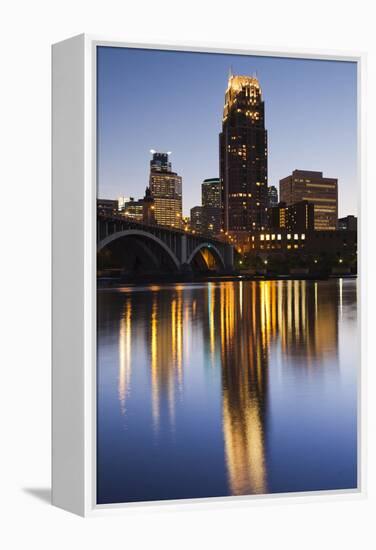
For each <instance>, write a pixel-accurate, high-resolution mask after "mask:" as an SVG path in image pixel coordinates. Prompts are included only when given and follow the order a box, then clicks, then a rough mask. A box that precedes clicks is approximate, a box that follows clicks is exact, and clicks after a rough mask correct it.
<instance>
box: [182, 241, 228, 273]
mask: <svg viewBox="0 0 376 550" xmlns="http://www.w3.org/2000/svg"><path fill="white" fill-rule="evenodd" d="M204 249H206V250H209V252H210V253H211V254H212V255H213V256H214V258H215V259H216V260H217V262H219V264H220V266H221V267H222V269H225V267H226V266H225V262H224V259H223V256H222V254H221V253H220V251H219V250H218V248H217V247H216V246H215V245H214V244H212V243H200V244H199V245H197V246H196V248H195V249H194V250H193V251H192V252H191V254H190V256H189V258H188V260H187V263H188V264H189V265H190V264H191V262H192V260H193V258H194V257H195V256H196V254H197V253H198V252H200V250H204Z"/></svg>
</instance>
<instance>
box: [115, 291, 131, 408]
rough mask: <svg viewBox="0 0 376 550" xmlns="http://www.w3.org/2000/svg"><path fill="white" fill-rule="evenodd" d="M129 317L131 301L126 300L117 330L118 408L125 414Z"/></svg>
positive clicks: (129, 344)
mask: <svg viewBox="0 0 376 550" xmlns="http://www.w3.org/2000/svg"><path fill="white" fill-rule="evenodd" d="M131 318H132V303H131V300H127V302H126V304H125V312H124V315H123V316H122V317H121V319H120V330H119V385H118V393H119V401H120V410H121V412H122V414H125V411H126V408H125V403H126V398H127V395H128V392H129V388H130V381H131V345H132V344H131V342H132V334H131Z"/></svg>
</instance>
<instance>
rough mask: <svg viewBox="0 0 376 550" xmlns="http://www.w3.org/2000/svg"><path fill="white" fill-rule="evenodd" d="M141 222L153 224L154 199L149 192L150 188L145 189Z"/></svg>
mask: <svg viewBox="0 0 376 550" xmlns="http://www.w3.org/2000/svg"><path fill="white" fill-rule="evenodd" d="M142 221H143V222H144V223H147V224H154V223H155V204H154V198H153V196H152V194H151V191H150V187H147V188H146V189H145V196H144V199H143V209H142Z"/></svg>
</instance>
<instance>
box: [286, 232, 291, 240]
mask: <svg viewBox="0 0 376 550" xmlns="http://www.w3.org/2000/svg"><path fill="white" fill-rule="evenodd" d="M290 239H291V235H290V233H287V240H288V241H289V240H290Z"/></svg>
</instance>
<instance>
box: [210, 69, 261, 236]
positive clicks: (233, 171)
mask: <svg viewBox="0 0 376 550" xmlns="http://www.w3.org/2000/svg"><path fill="white" fill-rule="evenodd" d="M219 142H220V176H221V181H222V218H223V222H222V223H223V229H224V230H225V231H230V232H236V233H239V232H249V231H250V230H252V229H262V228H263V227H264V226H265V225H266V208H267V205H268V189H267V131H266V130H265V119H264V102H263V100H262V93H261V88H260V84H259V81H258V80H257V78H255V77H251V76H238V75H237V76H236V75H230V78H229V80H228V86H227V90H226V94H225V105H224V109H223V119H222V132H221V134H220V136H219Z"/></svg>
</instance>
